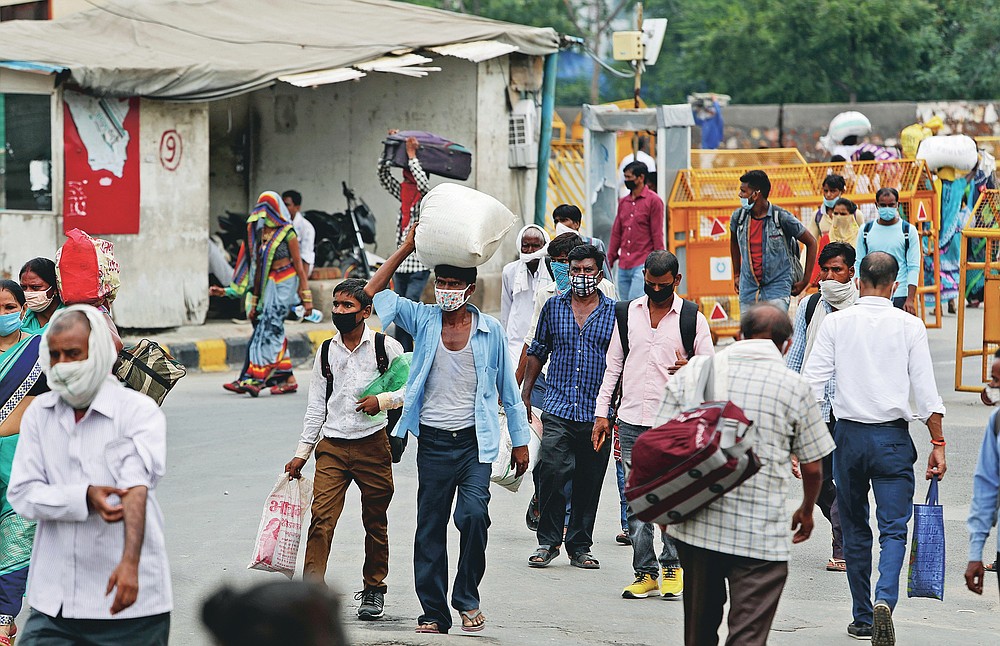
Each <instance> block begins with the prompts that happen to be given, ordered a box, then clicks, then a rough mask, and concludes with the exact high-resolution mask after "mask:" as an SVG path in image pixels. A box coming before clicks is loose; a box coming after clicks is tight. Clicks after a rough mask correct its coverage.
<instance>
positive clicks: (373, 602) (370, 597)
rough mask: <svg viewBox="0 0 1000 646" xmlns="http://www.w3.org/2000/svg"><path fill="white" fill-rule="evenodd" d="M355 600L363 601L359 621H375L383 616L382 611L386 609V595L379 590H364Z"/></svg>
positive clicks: (359, 609)
mask: <svg viewBox="0 0 1000 646" xmlns="http://www.w3.org/2000/svg"><path fill="white" fill-rule="evenodd" d="M354 598H355V599H359V600H360V601H361V605H360V606H358V619H361V620H362V621H374V620H375V619H378V618H380V617H381V616H382V614H383V612H382V609H383V608H384V607H385V595H384V594H382V593H381V592H379V591H378V590H363V591H361V592H359V593H357V594H356V595H354Z"/></svg>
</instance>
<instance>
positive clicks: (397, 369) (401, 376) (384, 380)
mask: <svg viewBox="0 0 1000 646" xmlns="http://www.w3.org/2000/svg"><path fill="white" fill-rule="evenodd" d="M412 360H413V353H412V352H406V353H404V354H401V355H399V356H398V357H396V358H395V359H393V360H392V363H390V364H389V369H388V370H386V371H385V373H384V374H381V375H379V376H378V377H375V379H373V380H372V382H371V383H370V384H368V385H367V386H366V387H365V389H364V390H363V391H362V392H361V394H360V395H358V399H363V398H365V397H368V396H369V395H381V394H382V393H394V392H396V391H397V390H399V389H400V388H402V387H403V386H405V385H406V380H407V379H409V377H410V363H411V361H412Z"/></svg>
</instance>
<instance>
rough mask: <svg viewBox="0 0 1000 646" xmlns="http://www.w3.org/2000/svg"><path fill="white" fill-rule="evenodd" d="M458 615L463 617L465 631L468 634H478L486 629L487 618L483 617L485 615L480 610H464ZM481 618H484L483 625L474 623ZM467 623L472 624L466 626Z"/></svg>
mask: <svg viewBox="0 0 1000 646" xmlns="http://www.w3.org/2000/svg"><path fill="white" fill-rule="evenodd" d="M458 614H460V615H461V616H462V630H463V631H465V632H467V633H478V632H479V631H480V630H482V629H483V628H486V617H484V616H483V613H482V612H481V611H480V610H479V609H478V608H476V609H475V610H462V611H460V612H459V613H458ZM480 617H482V618H483V621H482V623H479V624H477V623H473V622H475V621H476V619H478V618H480ZM467 621H468V622H469V623H470V625H468V626H467V625H465V622H467Z"/></svg>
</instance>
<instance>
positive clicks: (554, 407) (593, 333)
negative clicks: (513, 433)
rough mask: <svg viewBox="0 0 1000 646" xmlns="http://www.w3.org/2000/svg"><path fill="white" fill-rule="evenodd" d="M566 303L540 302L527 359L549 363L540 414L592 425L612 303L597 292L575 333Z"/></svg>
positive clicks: (567, 299)
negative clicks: (593, 304) (595, 301)
mask: <svg viewBox="0 0 1000 646" xmlns="http://www.w3.org/2000/svg"><path fill="white" fill-rule="evenodd" d="M570 299H571V294H570V293H569V292H567V293H566V294H563V295H561V296H553V297H552V298H550V299H549V300H548V301H547V302H546V303H545V307H543V308H542V313H541V314H540V315H539V317H538V328H537V329H536V331H535V338H534V340H533V341H532V342H531V347H529V348H528V354H529V355H531V356H533V357H538V358H539V359H540V360H541V362H542V363H543V364H544V363H545V362H546V360H548V361H549V368H548V372H547V373H546V375H545V383H546V388H547V389H546V391H545V403H544V405H543V406H542V410H544V411H545V412H546V413H548V414H550V415H555V416H556V417H562V418H563V419H569V420H572V421H574V422H593V421H594V407H595V406H596V404H597V393H598V391H599V390H600V389H601V382H602V381H603V379H604V369H605V367H606V357H607V354H608V345H609V344H610V343H611V335H612V333H613V332H614V327H615V302H614V301H613V300H611V299H610V298H608V297H607V296H605V295H604V294H603V293H602V294H601V301H600V303H598V305H597V307H596V308H594V311H593V312H591V313H590V316H588V317H587V321H586V322H585V323H584V324H583V329H581V328H580V326H579V325H577V322H576V318H575V317H574V316H573V307H572V305H571V303H570ZM550 355H551V358H550Z"/></svg>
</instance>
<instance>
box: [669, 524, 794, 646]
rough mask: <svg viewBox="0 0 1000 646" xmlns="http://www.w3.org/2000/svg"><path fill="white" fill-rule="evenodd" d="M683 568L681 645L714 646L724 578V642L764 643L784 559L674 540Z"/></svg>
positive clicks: (760, 645)
mask: <svg viewBox="0 0 1000 646" xmlns="http://www.w3.org/2000/svg"><path fill="white" fill-rule="evenodd" d="M674 542H675V544H676V545H677V552H678V554H679V555H680V557H681V567H682V568H684V644H685V646H716V644H718V643H719V625H720V624H721V623H722V607H723V606H724V605H725V603H726V580H727V579H728V580H729V596H730V599H729V636H728V637H727V638H726V646H764V645H765V644H767V636H768V633H769V632H770V630H771V624H772V623H773V622H774V615H775V613H776V612H777V610H778V600H779V599H781V592H782V590H784V588H785V579H786V578H787V577H788V563H787V562H786V561H761V560H758V559H752V558H747V557H745V556H733V555H732V554H723V553H721V552H713V551H712V550H706V549H702V548H700V547H694V546H693V545H688V544H686V543H682V542H681V541H678V540H676V539H675V541H674Z"/></svg>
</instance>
